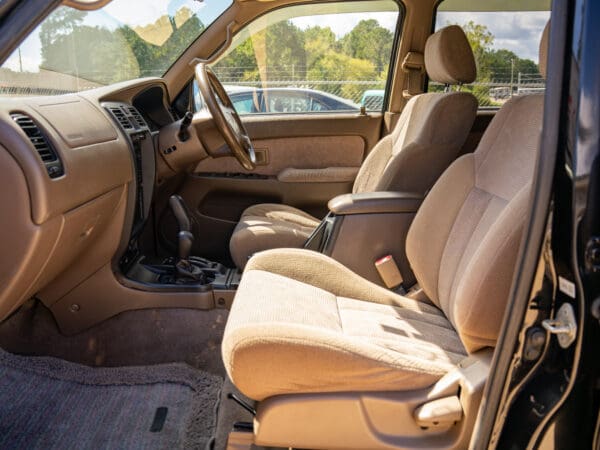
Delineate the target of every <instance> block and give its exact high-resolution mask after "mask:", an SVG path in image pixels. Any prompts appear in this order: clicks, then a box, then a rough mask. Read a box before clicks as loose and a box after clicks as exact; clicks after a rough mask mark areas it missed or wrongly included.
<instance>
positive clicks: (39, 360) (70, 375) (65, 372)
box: [0, 349, 222, 449]
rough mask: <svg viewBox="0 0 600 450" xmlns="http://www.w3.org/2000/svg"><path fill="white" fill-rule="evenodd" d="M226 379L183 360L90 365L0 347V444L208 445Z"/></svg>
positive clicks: (57, 446) (49, 446) (56, 446)
mask: <svg viewBox="0 0 600 450" xmlns="http://www.w3.org/2000/svg"><path fill="white" fill-rule="evenodd" d="M221 385H222V379H221V377H218V376H215V375H211V374H209V373H206V372H202V371H199V370H197V369H193V368H191V367H189V366H187V365H185V364H162V365H155V366H137V367H136V366H133V367H116V368H92V367H87V366H82V365H78V364H73V363H69V362H66V361H63V360H60V359H56V358H48V357H25V356H17V355H13V354H10V353H7V352H5V351H3V350H1V349H0V448H27V449H38V448H39V449H42V448H43V449H76V448H77V449H78V448H86V449H87V448H102V449H117V448H119V449H121V448H122V449H138V448H140V449H141V448H151V449H158V448H208V447H209V446H210V445H211V442H212V440H213V436H214V434H215V428H216V415H217V403H218V401H219V393H220V389H221Z"/></svg>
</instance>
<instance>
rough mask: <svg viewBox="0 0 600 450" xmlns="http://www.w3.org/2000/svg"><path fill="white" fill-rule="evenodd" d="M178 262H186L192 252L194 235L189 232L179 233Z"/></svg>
mask: <svg viewBox="0 0 600 450" xmlns="http://www.w3.org/2000/svg"><path fill="white" fill-rule="evenodd" d="M178 237H179V255H178V257H179V260H180V261H187V260H189V258H190V253H191V252H192V246H193V245H194V235H193V234H192V233H191V232H189V231H185V230H182V231H180V232H179V235H178Z"/></svg>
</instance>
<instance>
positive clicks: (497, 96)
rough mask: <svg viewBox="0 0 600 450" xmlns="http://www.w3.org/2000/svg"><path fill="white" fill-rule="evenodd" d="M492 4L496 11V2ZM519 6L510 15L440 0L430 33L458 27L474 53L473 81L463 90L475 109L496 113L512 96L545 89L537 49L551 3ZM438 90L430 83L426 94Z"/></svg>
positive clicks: (470, 3)
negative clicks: (474, 102)
mask: <svg viewBox="0 0 600 450" xmlns="http://www.w3.org/2000/svg"><path fill="white" fill-rule="evenodd" d="M493 4H494V6H498V2H493ZM506 4H507V8H508V7H509V6H510V7H514V6H515V2H506ZM482 5H483V6H482ZM520 5H522V6H520V7H518V6H517V9H511V10H504V11H503V10H498V9H497V8H495V9H493V10H486V9H485V2H483V3H482V2H477V1H475V0H470V1H468V0H467V1H465V0H445V1H443V2H442V3H441V4H440V5H439V7H438V10H437V14H436V18H435V29H436V30H439V29H440V28H443V27H445V26H447V25H454V24H455V25H460V26H461V27H462V29H463V30H464V31H465V33H466V35H467V38H468V39H469V42H470V44H471V47H472V48H473V53H474V54H475V61H476V63H477V79H476V80H475V82H474V83H472V84H470V85H466V86H463V87H462V89H463V90H466V91H470V92H472V93H473V94H474V95H475V97H477V100H478V101H479V106H480V108H497V107H500V106H502V104H503V103H504V102H506V101H507V100H508V99H509V98H510V97H512V96H513V95H527V94H532V93H538V92H543V90H544V88H545V81H544V79H543V78H542V76H541V75H540V71H539V67H538V63H539V61H538V49H539V43H540V38H541V36H542V31H543V30H544V27H545V26H546V23H547V21H548V19H549V18H550V0H541V1H535V2H533V1H524V2H522V3H521V4H520ZM469 6H473V8H468V7H469ZM466 7H467V8H466ZM490 9H491V8H490ZM443 89H444V86H442V85H440V84H439V83H435V82H432V81H430V82H429V85H428V91H429V92H436V91H441V90H443Z"/></svg>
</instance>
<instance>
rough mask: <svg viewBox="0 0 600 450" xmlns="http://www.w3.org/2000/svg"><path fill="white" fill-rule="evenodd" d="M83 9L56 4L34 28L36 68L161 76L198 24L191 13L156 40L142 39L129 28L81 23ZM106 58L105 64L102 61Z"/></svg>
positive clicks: (101, 79) (103, 77) (103, 78)
mask: <svg viewBox="0 0 600 450" xmlns="http://www.w3.org/2000/svg"><path fill="white" fill-rule="evenodd" d="M85 15H86V13H85V12H82V11H77V10H74V9H70V8H59V9H57V10H56V12H55V13H53V14H52V15H51V16H50V17H48V19H46V20H45V21H44V23H43V24H42V26H41V29H40V43H41V46H42V68H44V69H46V70H53V71H58V72H61V73H66V74H69V75H74V76H77V77H79V78H83V79H86V80H90V81H95V82H98V83H101V84H110V83H115V82H118V81H122V80H127V79H132V78H138V77H140V76H152V75H154V76H161V75H162V74H163V73H164V72H165V71H166V70H167V69H168V68H169V66H170V65H171V64H172V62H173V61H174V59H175V58H176V57H178V56H179V55H181V53H183V52H184V51H185V49H186V48H187V47H188V45H189V44H190V43H191V42H193V41H194V39H195V38H196V37H197V36H198V35H199V34H200V33H201V32H202V30H204V25H203V24H202V23H201V22H200V20H199V19H198V18H197V17H196V16H191V17H190V18H189V19H188V20H186V21H185V22H184V23H183V24H182V25H181V26H180V27H179V28H176V27H175V25H174V21H171V22H172V23H173V28H174V29H173V32H172V33H171V35H170V36H169V38H168V39H167V40H166V41H165V43H164V44H163V45H161V46H158V45H153V44H151V43H149V42H147V41H145V40H144V39H142V38H141V37H140V36H139V35H138V34H137V33H136V32H135V30H133V29H132V28H130V27H128V26H121V27H119V28H116V29H115V30H109V29H108V28H106V27H100V26H89V25H82V23H83V19H84V18H85ZM107 62H110V64H111V67H110V68H107V67H106V64H107Z"/></svg>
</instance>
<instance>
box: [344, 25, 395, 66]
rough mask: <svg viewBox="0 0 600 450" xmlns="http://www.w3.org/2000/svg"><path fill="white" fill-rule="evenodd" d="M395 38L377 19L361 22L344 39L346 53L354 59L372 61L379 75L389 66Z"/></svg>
mask: <svg viewBox="0 0 600 450" xmlns="http://www.w3.org/2000/svg"><path fill="white" fill-rule="evenodd" d="M393 42H394V36H393V34H392V32H391V31H389V30H388V29H387V28H384V27H382V26H381V25H379V22H377V20H375V19H369V20H361V21H360V22H358V24H357V25H356V26H355V27H354V28H353V29H352V31H350V32H349V33H348V34H347V35H346V36H344V38H343V42H342V46H343V47H342V48H343V50H344V53H345V54H347V55H348V56H351V57H352V58H356V59H365V60H367V61H370V62H371V63H372V64H373V66H374V67H375V69H376V70H377V74H380V73H381V72H383V71H384V70H385V69H386V67H387V66H388V63H389V59H390V55H391V53H392V45H393Z"/></svg>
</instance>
